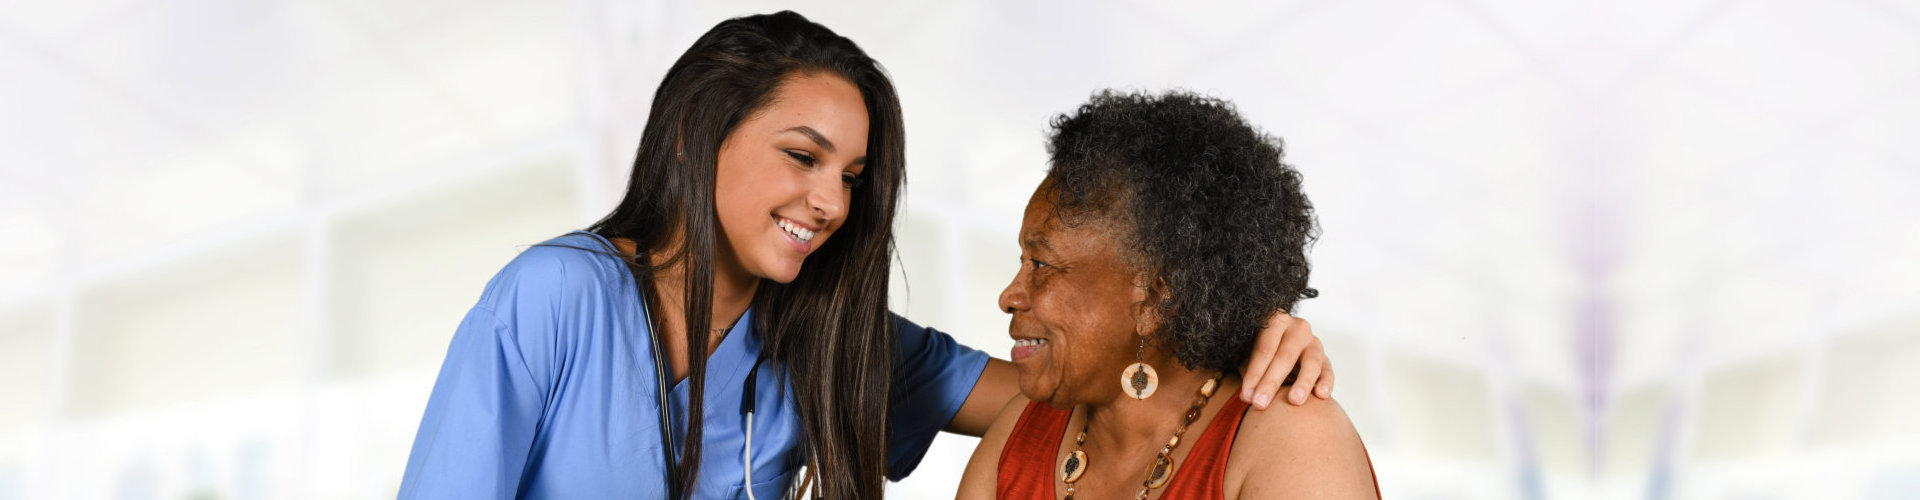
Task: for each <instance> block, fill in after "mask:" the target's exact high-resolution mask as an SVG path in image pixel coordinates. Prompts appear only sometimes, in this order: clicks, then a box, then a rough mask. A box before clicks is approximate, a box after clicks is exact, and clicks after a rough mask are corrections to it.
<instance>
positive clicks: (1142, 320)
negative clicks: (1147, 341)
mask: <svg viewBox="0 0 1920 500" xmlns="http://www.w3.org/2000/svg"><path fill="white" fill-rule="evenodd" d="M1133 285H1134V286H1133V297H1132V298H1133V309H1132V311H1131V312H1132V313H1133V322H1134V325H1136V328H1135V330H1134V334H1135V335H1140V336H1146V335H1147V334H1148V332H1153V331H1156V330H1159V329H1160V304H1161V303H1162V302H1166V300H1167V280H1165V279H1162V278H1157V277H1150V276H1148V275H1147V274H1146V273H1139V274H1135V275H1134V279H1133Z"/></svg>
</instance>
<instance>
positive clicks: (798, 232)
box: [773, 216, 813, 243]
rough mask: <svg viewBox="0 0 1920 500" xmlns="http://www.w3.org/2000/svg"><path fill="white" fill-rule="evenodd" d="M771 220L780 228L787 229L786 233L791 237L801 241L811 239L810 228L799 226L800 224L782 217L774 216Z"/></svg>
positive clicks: (805, 241)
mask: <svg viewBox="0 0 1920 500" xmlns="http://www.w3.org/2000/svg"><path fill="white" fill-rule="evenodd" d="M773 220H774V221H775V224H776V225H778V226H780V229H784V230H786V231H787V234H790V235H793V239H796V240H800V242H801V243H809V242H812V241H813V230H812V229H807V228H805V227H801V226H800V224H798V223H795V222H793V221H791V220H787V219H786V218H784V217H779V216H775V217H774V218H773Z"/></svg>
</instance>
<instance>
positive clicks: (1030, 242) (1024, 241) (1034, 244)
mask: <svg viewBox="0 0 1920 500" xmlns="http://www.w3.org/2000/svg"><path fill="white" fill-rule="evenodd" d="M1020 245H1021V246H1025V247H1027V248H1044V249H1047V250H1052V249H1053V245H1051V244H1049V243H1048V241H1047V233H1042V232H1039V231H1033V232H1029V233H1027V234H1024V235H1021V236H1020Z"/></svg>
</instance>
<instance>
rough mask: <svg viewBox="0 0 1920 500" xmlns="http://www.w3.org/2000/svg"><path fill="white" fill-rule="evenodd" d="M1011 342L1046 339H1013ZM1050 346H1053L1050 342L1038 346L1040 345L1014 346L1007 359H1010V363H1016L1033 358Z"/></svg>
mask: <svg viewBox="0 0 1920 500" xmlns="http://www.w3.org/2000/svg"><path fill="white" fill-rule="evenodd" d="M1013 340H1015V341H1020V340H1047V339H1046V338H1044V337H1028V338H1021V337H1014V338H1013ZM1052 345H1053V342H1052V341H1047V343H1044V344H1040V345H1030V346H1015V347H1014V348H1013V352H1011V353H1008V355H1007V357H1008V358H1011V359H1010V361H1013V362H1015V363H1018V362H1020V360H1022V359H1026V358H1029V357H1033V355H1035V354H1039V353H1040V351H1041V350H1043V349H1046V348H1047V347H1049V346H1052Z"/></svg>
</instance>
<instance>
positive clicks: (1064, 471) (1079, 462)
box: [1060, 450, 1087, 484]
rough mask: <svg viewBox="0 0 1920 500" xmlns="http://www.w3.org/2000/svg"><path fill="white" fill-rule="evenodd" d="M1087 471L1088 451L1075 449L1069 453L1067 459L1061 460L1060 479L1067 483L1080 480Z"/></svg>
mask: <svg viewBox="0 0 1920 500" xmlns="http://www.w3.org/2000/svg"><path fill="white" fill-rule="evenodd" d="M1086 472H1087V454H1086V452H1083V451H1080V450H1073V453H1068V454H1067V460H1066V461H1064V462H1060V480H1061V481H1064V482H1066V483H1067V484H1073V482H1074V481H1079V480H1080V475H1081V474H1083V473H1086Z"/></svg>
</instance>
